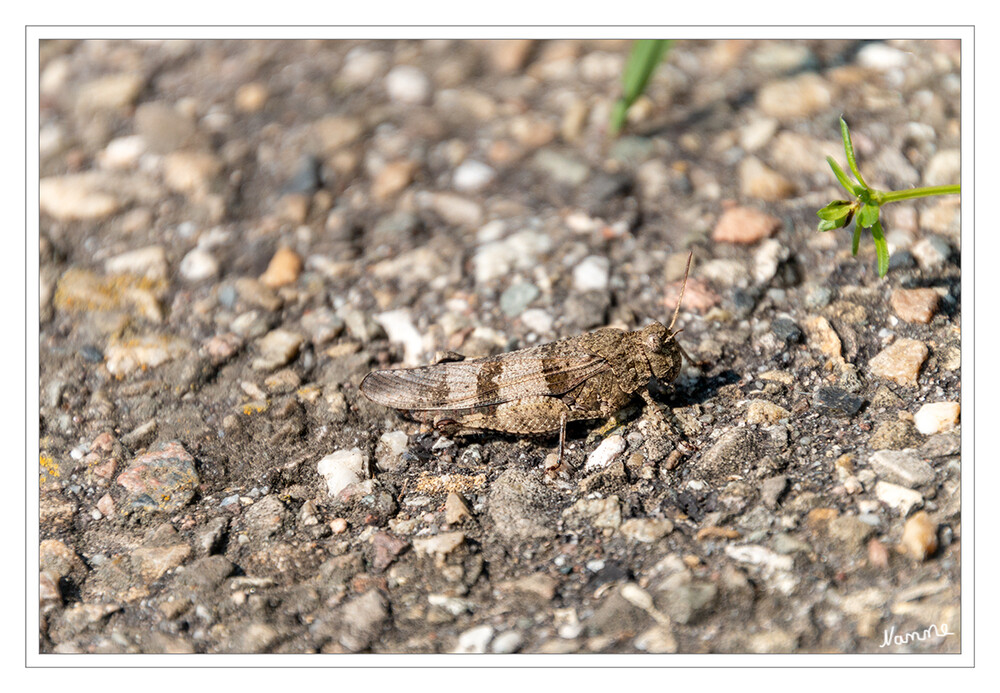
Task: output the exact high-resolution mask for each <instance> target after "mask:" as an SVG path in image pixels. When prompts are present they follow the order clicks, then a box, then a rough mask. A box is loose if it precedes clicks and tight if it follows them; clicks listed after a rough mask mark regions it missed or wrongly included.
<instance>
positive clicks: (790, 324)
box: [771, 318, 803, 344]
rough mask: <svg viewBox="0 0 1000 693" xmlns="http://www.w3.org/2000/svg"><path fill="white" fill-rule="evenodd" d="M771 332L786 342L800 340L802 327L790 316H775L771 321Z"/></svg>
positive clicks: (795, 342)
mask: <svg viewBox="0 0 1000 693" xmlns="http://www.w3.org/2000/svg"><path fill="white" fill-rule="evenodd" d="M771 332H773V333H774V336H775V337H777V338H778V339H780V340H781V341H783V342H785V343H786V344H797V343H798V342H801V341H802V336H803V335H802V328H801V327H799V326H798V324H797V323H796V322H795V321H794V320H792V319H791V318H775V319H774V320H772V321H771Z"/></svg>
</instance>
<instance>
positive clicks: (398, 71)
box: [385, 65, 431, 104]
mask: <svg viewBox="0 0 1000 693" xmlns="http://www.w3.org/2000/svg"><path fill="white" fill-rule="evenodd" d="M385 88H386V91H388V92H389V97H390V98H391V99H392V100H393V101H399V102H400V103H412V104H424V103H427V102H428V101H429V100H430V96H431V82H430V80H429V79H427V75H425V74H424V73H423V72H422V71H420V70H419V69H418V68H416V67H413V66H412V65H397V66H396V67H394V68H392V69H391V70H390V71H389V74H388V75H386V77H385Z"/></svg>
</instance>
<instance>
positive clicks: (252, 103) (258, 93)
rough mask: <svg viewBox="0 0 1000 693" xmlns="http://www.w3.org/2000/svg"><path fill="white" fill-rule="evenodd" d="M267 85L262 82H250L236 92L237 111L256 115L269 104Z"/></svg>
mask: <svg viewBox="0 0 1000 693" xmlns="http://www.w3.org/2000/svg"><path fill="white" fill-rule="evenodd" d="M268 96H269V94H268V91H267V85H265V84H262V83H261V82H248V83H247V84H243V85H241V86H240V88H239V89H237V90H236V96H235V98H234V104H235V105H236V110H239V111H243V112H244V113H256V112H257V111H259V110H260V109H262V108H263V107H264V104H266V103H267V97H268Z"/></svg>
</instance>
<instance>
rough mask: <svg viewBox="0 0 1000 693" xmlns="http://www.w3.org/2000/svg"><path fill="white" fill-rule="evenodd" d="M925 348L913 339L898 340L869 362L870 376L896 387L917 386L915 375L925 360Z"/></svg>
mask: <svg viewBox="0 0 1000 693" xmlns="http://www.w3.org/2000/svg"><path fill="white" fill-rule="evenodd" d="M927 353H928V350H927V347H926V346H925V345H924V344H923V343H922V342H918V341H917V340H915V339H899V340H897V341H895V342H893V343H892V344H891V345H889V346H888V347H886V348H885V349H883V350H882V351H880V352H879V353H878V355H876V356H875V357H874V358H873V359H872V360H871V361H869V362H868V368H869V369H870V370H871V372H872V374H873V375H875V376H877V377H879V378H885V379H886V380H892V381H893V382H895V383H896V384H898V385H904V386H907V387H916V386H917V374H918V373H919V372H920V367H921V366H922V365H923V364H924V361H925V360H926V359H927Z"/></svg>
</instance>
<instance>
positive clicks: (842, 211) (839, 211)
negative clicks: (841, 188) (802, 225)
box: [816, 200, 851, 221]
mask: <svg viewBox="0 0 1000 693" xmlns="http://www.w3.org/2000/svg"><path fill="white" fill-rule="evenodd" d="M850 213H851V203H850V202H848V201H847V200H834V201H833V202H831V203H830V204H828V205H827V206H826V207H823V208H822V209H820V210H818V211H817V212H816V216H818V217H819V218H820V219H826V220H828V221H830V220H834V219H843V218H844V217H846V216H847V215H848V214H850Z"/></svg>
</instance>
